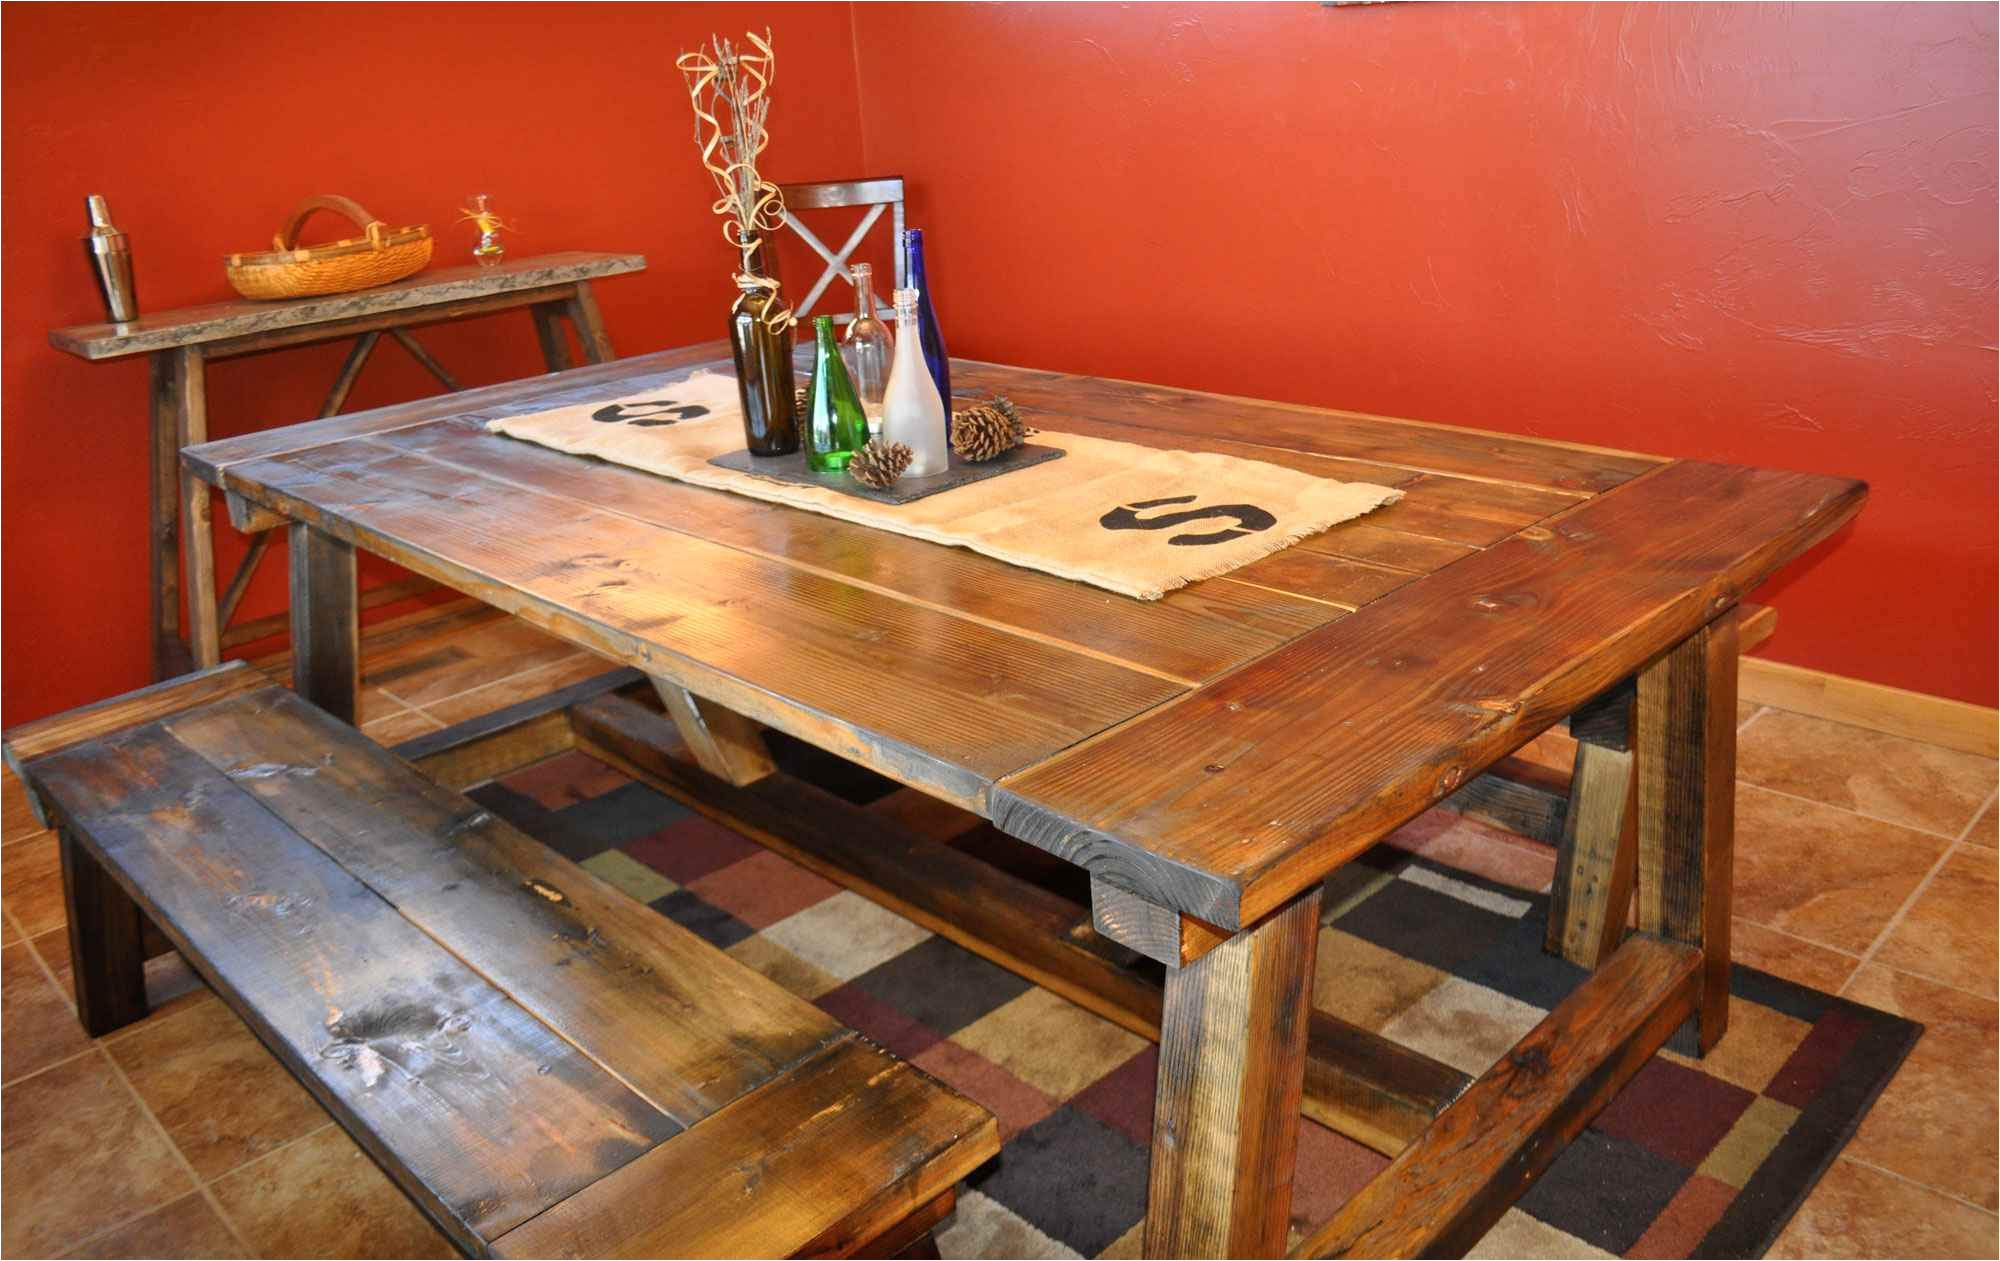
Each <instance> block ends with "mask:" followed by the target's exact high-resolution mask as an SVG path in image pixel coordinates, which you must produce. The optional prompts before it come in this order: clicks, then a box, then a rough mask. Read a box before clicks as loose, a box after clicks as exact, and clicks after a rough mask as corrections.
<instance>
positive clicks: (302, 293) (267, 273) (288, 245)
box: [223, 197, 431, 300]
mask: <svg viewBox="0 0 2000 1261" xmlns="http://www.w3.org/2000/svg"><path fill="white" fill-rule="evenodd" d="M322 210H328V211H332V212H333V213H334V214H338V215H345V216H346V217H347V218H349V219H352V220H353V221H354V224H355V226H356V227H359V228H360V229H361V230H362V231H363V232H365V233H366V234H367V235H366V236H359V237H353V238H350V239H348V240H345V241H334V242H332V243H331V244H328V245H313V246H308V247H306V248H304V249H300V248H299V245H298V241H299V229H300V228H301V227H304V226H305V222H306V220H307V219H310V218H311V217H312V216H313V215H314V214H316V213H317V212H319V211H322ZM271 243H272V244H273V245H275V246H277V249H276V250H275V251H274V252H272V253H269V254H231V255H229V256H228V257H227V258H225V259H224V260H223V270H224V271H226V272H227V273H228V275H229V283H230V284H232V285H234V286H236V292H238V293H240V294H242V295H243V296H244V297H246V298H257V299H259V300H269V299H272V298H307V297H311V296H313V295H314V294H322V293H347V292H349V291H351V290H354V289H366V288H369V287H370V286H373V285H386V284H388V283H389V282H390V281H392V280H401V279H402V278H403V277H405V276H408V275H410V274H412V273H414V272H419V271H422V270H423V268H424V264H426V263H428V262H430V261H431V230H430V227H429V226H428V225H426V224H418V225H416V226H415V227H408V228H393V229H392V228H389V227H387V226H385V225H384V224H383V222H382V221H381V220H380V219H377V218H375V217H374V216H373V215H371V214H369V213H368V212H367V211H366V210H363V209H362V208H361V207H360V206H358V205H356V204H355V203H354V202H352V201H350V200H349V199H347V198H345V197H308V198H306V199H305V200H304V201H302V202H300V203H299V206H298V209H296V210H294V211H292V217H291V220H290V221H289V222H287V223H286V224H285V227H284V230H283V231H282V232H279V233H278V235H276V236H274V237H272V238H271Z"/></svg>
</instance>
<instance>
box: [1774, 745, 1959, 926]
mask: <svg viewBox="0 0 2000 1261" xmlns="http://www.w3.org/2000/svg"><path fill="white" fill-rule="evenodd" d="M1765 721H1767V720H1766V719H1759V720H1758V723H1759V725H1761V724H1762V723H1763V722H1765ZM1946 844H1947V842H1945V841H1943V840H1941V839H1939V838H1938V837H1935V836H1932V835H1930V834H1928V833H1925V832H1918V831H1913V830H1911V829H1909V828H1903V827H1897V826H1895V825H1894V824H1889V823H1880V822H1877V821H1876V820H1873V819H1864V818H1862V817H1861V816H1859V815H1856V814H1851V813H1849V812H1848V811H1845V810H1839V809H1835V808H1834V807H1832V806H1822V805H1817V804H1815V803H1813V802H1810V801H1802V800H1800V799H1798V798H1796V797H1787V796H1783V795H1781V794H1778V793H1771V792H1765V791H1763V790H1761V789H1758V788H1752V787H1750V786H1749V785H1738V787H1737V793H1736V913H1737V915H1739V916H1741V917H1742V918H1744V919H1747V920H1749V921H1751V922H1752V923H1756V924H1763V925H1766V926H1768V927H1771V928H1778V929H1783V930H1784V931H1786V932H1788V933H1792V934H1794V935H1796V936H1800V937H1804V938H1807V939H1808V940H1811V941H1817V942H1824V943H1825V944H1827V945H1829V946H1833V947H1835V948H1837V949H1840V950H1845V951H1847V952H1849V953H1851V954H1861V953H1863V952H1865V951H1866V950H1867V949H1868V948H1869V947H1870V946H1872V945H1873V944H1874V943H1875V939H1876V937H1878V936H1880V935H1881V932H1882V930H1883V929H1884V928H1886V927H1888V925H1889V920H1890V919H1891V917H1893V916H1894V915H1895V913H1896V911H1897V910H1898V909H1899V908H1900V907H1901V906H1902V905H1903V903H1904V901H1905V900H1907V899H1908V898H1909V896H1910V894H1911V893H1912V892H1914V891H1915V889H1916V887H1917V885H1918V884H1919V883H1920V882H1921V881H1922V880H1923V878H1924V876H1925V875H1926V874H1927V873H1928V872H1929V871H1930V869H1931V867H1932V865H1933V864H1935V863H1936V862H1937V860H1938V856H1939V855H1940V854H1942V853H1943V852H1944V850H1945V847H1946Z"/></svg>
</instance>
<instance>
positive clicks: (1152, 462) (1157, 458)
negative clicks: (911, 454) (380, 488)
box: [487, 372, 1402, 600]
mask: <svg viewBox="0 0 2000 1261" xmlns="http://www.w3.org/2000/svg"><path fill="white" fill-rule="evenodd" d="M1026 419H1028V421H1029V422H1030V423H1033V420H1034V418H1033V416H1031V415H1030V416H1027V417H1026ZM487 428H489V429H491V430H493V431H494V432H496V433H503V434H507V435H509V436H511V437H515V438H523V439H526V440H527V441H529V442H534V443H539V444H540V445H542V446H545V447H553V448H555V449H556V450H558V451H568V452H572V453H574V454H577V455H594V456H597V457H598V458H600V459H604V460H609V461H612V462H613V463H616V464H625V465H629V466H631V467H633V468H637V469H644V470H646V471H647V472H650V473H659V474H662V475H664V476H667V477H672V478H675V479H677V480H680V481H684V482H691V483H693V484H695V485H697V486H712V487H715V488H716V489H718V490H727V491H733V492H734V493H736V494H739V495H747V496H749V497H750V498H753V499H764V500H769V501H771V502H773V503H782V504H790V505H792V506H793V507H796V508H804V509H806V510H808V511H810V512H819V513H824V514H826V515H827V516H830V517H839V518H840V519H842V520H844V521H854V522H858V523H860V524H862V525H867V526H873V527H875V528H876V529H879V530H891V531H894V532H895V533H897V534H907V535H910V536H912V537H914V538H920V539H928V540H930V541H931V542H933V543H945V544H949V545H951V546H953V547H966V548H970V549H972V550H973V551H975V552H982V553H984V554H985V555H988V556H993V557H997V558H998V559H1000V560H1004V561H1007V562H1009V563H1010V564H1015V565H1021V566H1024V567H1026V568H1029V569H1039V570H1041V571H1042V572H1043V573H1049V574H1055V575H1057V576H1058V577H1063V578H1073V579H1075V580H1077V581H1078V582H1087V583H1090V584H1091V585H1092V586H1097V587H1103V588H1104V589H1106V590H1108V591H1116V592H1118V593H1119V594H1120V595H1128V596H1136V597H1137V598H1139V599H1141V600H1157V599H1159V598H1160V597H1161V596H1162V595H1164V594H1165V593H1167V592H1168V591H1171V590H1173V589H1174V588H1175V587H1181V586H1185V585H1187V584H1188V583H1190V582H1194V581H1197V580H1199V579H1202V578H1213V577H1215V576H1216V575H1218V574H1226V573H1228V572H1229V571H1230V570H1232V569H1237V568H1240V567H1242V566H1244V565H1247V564H1249V563H1250V562H1251V561H1253V560H1256V559H1258V558H1259V557H1262V556H1268V555H1270V554H1271V553H1272V552H1275V551H1278V550H1279V549H1280V548H1284V547H1288V546H1290V545H1291V544H1293V543H1295V542H1297V541H1298V540H1300V539H1302V538H1304V537H1306V536H1307V535H1309V534H1316V533H1318V532H1319V531H1321V530H1324V529H1326V528H1327V527H1328V526H1330V525H1337V524H1339V523H1340V522H1342V521H1346V520H1348V519H1350V518H1352V517H1358V516H1360V515H1361V514H1362V513H1364V512H1368V511H1370V510H1371V509H1374V508H1377V507H1380V506H1381V505H1383V504H1387V503H1393V502H1395V501H1396V500H1397V499H1399V498H1401V496H1402V492H1401V491H1398V490H1393V489H1391V488H1389V487H1387V486H1372V485H1369V484H1367V483H1365V482H1338V481H1333V480H1331V479H1329V478H1322V477H1312V476H1309V475H1307V474H1304V473H1299V472H1294V471H1293V470H1291V469H1288V468H1284V467H1282V466H1280V465H1276V464H1263V463H1259V462H1258V461H1255V460H1243V459H1238V458H1236V457H1235V456H1228V455H1215V454H1210V453H1205V452H1197V451H1158V450H1154V449H1152V448H1150V447H1141V446H1134V445H1133V444H1131V443H1127V442H1107V441H1105V440H1104V439H1101V438H1090V437H1085V436H1084V435H1082V434H1071V433H1056V432H1053V431H1048V430H1044V431H1043V432H1042V433H1041V435H1040V436H1039V437H1037V438H1036V439H1035V441H1036V442H1038V443H1041V444H1044V445H1047V446H1054V447H1060V448H1062V449H1063V450H1064V451H1066V452H1068V454H1067V455H1066V456H1064V457H1063V458H1062V459H1059V460H1050V461H1049V462H1047V463H1045V464H1038V465H1035V466H1033V467H1031V468H1026V469H1022V470H1021V471H1019V472H1015V473H1008V474H1006V475H1004V476H1001V477H995V478H992V479H990V480H988V481H983V482H975V483H973V484H971V485H967V486H961V487H958V488H956V489H953V490H949V491H945V492H944V493H942V494H938V495H933V496H930V497H929V498H925V499H919V500H916V501H915V502H913V503H907V504H878V503H872V502H870V501H868V500H865V499H856V498H854V497H852V496H849V495H842V494H840V493H838V492H837V491H831V490H825V489H822V488H820V487H817V486H798V485H791V484H786V483H782V482H774V481H766V480H764V479H761V478H758V477H754V476H752V475H750V474H747V473H739V472H735V471H732V470H729V469H722V468H717V467H716V466H714V465H712V464H710V463H709V462H708V461H709V460H710V459H711V458H712V457H714V456H718V455H726V454H728V453H729V452H731V451H737V450H741V449H742V447H743V423H742V413H741V410H740V404H739V403H738V401H737V396H736V380H735V378H734V377H730V376H726V375H722V374H720V373H714V372H698V373H696V374H695V375H694V376H692V377H690V378H688V379H687V380H686V381H682V382H675V383H673V384H670V385H665V386H661V387H658V388H655V389H652V390H649V391H647V392H645V393H643V394H633V395H629V396H627V397H625V398H621V399H617V400H615V401H611V402H594V403H584V404H580V405H577V406H572V407H559V408H556V409H554V410H552V411H545V412H535V413H532V414H529V415H524V416H506V417H502V418H499V419H496V420H490V421H488V422H487Z"/></svg>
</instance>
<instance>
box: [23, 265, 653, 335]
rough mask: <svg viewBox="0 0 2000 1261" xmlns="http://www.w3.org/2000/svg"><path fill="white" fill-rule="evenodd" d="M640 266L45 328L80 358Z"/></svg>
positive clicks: (439, 281)
mask: <svg viewBox="0 0 2000 1261" xmlns="http://www.w3.org/2000/svg"><path fill="white" fill-rule="evenodd" d="M645 266H646V260H645V259H644V258H643V257H642V256H640V255H637V254H602V253H588V252H583V251H572V252H569V253H562V254H542V255H534V256H527V257H521V258H510V259H507V260H505V261H503V262H501V263H499V264H498V265H496V266H492V267H482V266H478V265H474V264H467V265H466V266H463V267H440V268H435V269H432V270H428V271H423V272H419V273H418V274H417V275H415V276H411V277H409V278H408V279H405V280H399V281H396V282H394V283H393V284H387V285H378V286H376V287H375V288H372V289H365V290H362V291H360V292H358V293H338V294H327V295H324V296H321V297H311V298H296V299H292V300H289V301H284V302H252V301H248V300H237V301H231V302H216V303H210V304H207V305H204V306H192V307H181V308H179V309H176V310H170V311H159V312H154V313H152V314H147V315H142V316H140V317H139V318H138V319H136V320H133V321H131V322H129V323H124V324H79V325H76V326H74V327H71V328H59V329H55V330H52V331H51V332H50V333H49V344H50V345H51V346H54V347H55V348H56V349H57V350H64V351H68V352H69V353H70V354H73V355H80V356H82V357H83V358H85V359H110V358H116V357H117V356H120V355H132V354H139V353H142V352H147V351H156V350H168V349H172V348H174V347H177V346H189V345H196V344H199V343H202V342H211V341H218V340H221V339H224V338H234V337H245V336H250V335H254V334H257V333H265V332H271V331H274V330H277V329H283V328H292V327H297V326H300V325H307V324H318V323H329V322H334V321H339V320H344V319H348V318H351V317H353V316H356V315H362V314H371V313H382V312H390V311H405V312H407V311H416V310H421V309H423V308H425V307H432V306H439V305H442V304H445V303H450V302H454V301H462V300H464V299H467V298H472V297H477V296H484V295H492V294H500V293H506V292H510V291H516V290H523V289H534V288H539V287H543V286H547V285H552V284H573V283H574V282H576V281H577V280H579V279H584V278H588V277H592V276H616V275H621V274H624V273H626V272H635V271H641V270H643V269H644V268H645Z"/></svg>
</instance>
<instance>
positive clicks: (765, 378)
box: [729, 285, 799, 455]
mask: <svg viewBox="0 0 2000 1261" xmlns="http://www.w3.org/2000/svg"><path fill="white" fill-rule="evenodd" d="M773 306H776V307H779V308H782V307H783V306H784V299H782V298H780V297H779V296H778V295H777V293H776V292H774V291H768V290H765V289H763V288H761V287H759V286H756V285H744V286H743V292H742V294H741V295H739V296H738V297H737V299H736V305H735V306H734V307H732V308H731V309H730V312H729V346H730V350H731V352H732V353H733V354H734V356H735V359H736V390H737V394H738V396H739V397H740V398H741V400H742V403H743V444H744V445H745V446H746V447H748V448H749V449H750V454H752V455H790V454H791V453H792V452H794V451H797V450H798V449H799V422H798V417H797V416H795V415H794V414H793V412H792V401H793V399H792V390H793V386H792V328H791V324H790V322H789V321H787V322H786V323H785V325H784V326H783V329H782V331H777V332H774V331H772V328H771V321H770V320H768V319H767V318H766V316H767V313H768V310H769V308H771V307H773Z"/></svg>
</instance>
